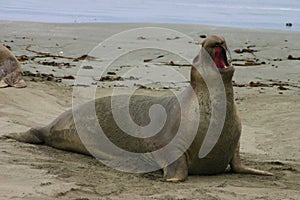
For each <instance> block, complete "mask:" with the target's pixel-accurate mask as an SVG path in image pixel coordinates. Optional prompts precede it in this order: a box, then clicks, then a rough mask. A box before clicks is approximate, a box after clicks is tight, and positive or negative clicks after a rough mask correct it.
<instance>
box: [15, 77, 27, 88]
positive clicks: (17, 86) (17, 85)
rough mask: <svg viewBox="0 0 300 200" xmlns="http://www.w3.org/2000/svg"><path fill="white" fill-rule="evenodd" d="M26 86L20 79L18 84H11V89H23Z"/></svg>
mask: <svg viewBox="0 0 300 200" xmlns="http://www.w3.org/2000/svg"><path fill="white" fill-rule="evenodd" d="M26 86H27V84H26V82H25V81H24V79H21V80H19V81H18V82H16V83H14V84H13V87H15V88H24V87H26Z"/></svg>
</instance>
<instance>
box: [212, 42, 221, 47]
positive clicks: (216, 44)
mask: <svg viewBox="0 0 300 200" xmlns="http://www.w3.org/2000/svg"><path fill="white" fill-rule="evenodd" d="M220 45H221V44H220V43H215V44H214V45H213V47H219V46H220Z"/></svg>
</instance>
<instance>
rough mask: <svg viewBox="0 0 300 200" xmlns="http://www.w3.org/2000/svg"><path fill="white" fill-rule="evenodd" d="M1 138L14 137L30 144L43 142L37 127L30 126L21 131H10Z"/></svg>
mask: <svg viewBox="0 0 300 200" xmlns="http://www.w3.org/2000/svg"><path fill="white" fill-rule="evenodd" d="M2 138H6V139H14V140H17V141H19V142H25V143H31V144H43V143H44V140H43V139H42V132H40V131H39V130H37V129H34V128H31V129H29V130H28V131H26V132H23V133H11V134H9V135H5V136H3V137H2Z"/></svg>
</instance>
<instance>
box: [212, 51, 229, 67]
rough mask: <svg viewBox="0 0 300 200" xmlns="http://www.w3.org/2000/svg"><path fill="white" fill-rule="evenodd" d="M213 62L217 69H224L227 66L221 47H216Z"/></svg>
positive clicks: (224, 53)
mask: <svg viewBox="0 0 300 200" xmlns="http://www.w3.org/2000/svg"><path fill="white" fill-rule="evenodd" d="M214 62H215V64H216V66H217V68H219V69H224V68H227V67H228V66H229V64H228V62H227V56H226V52H225V50H224V49H223V48H222V47H218V48H216V49H215V58H214Z"/></svg>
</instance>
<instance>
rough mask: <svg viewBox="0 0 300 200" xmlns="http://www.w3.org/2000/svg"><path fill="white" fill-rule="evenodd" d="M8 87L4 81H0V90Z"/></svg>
mask: <svg viewBox="0 0 300 200" xmlns="http://www.w3.org/2000/svg"><path fill="white" fill-rule="evenodd" d="M5 87H8V84H7V83H5V82H4V80H1V81H0V88H5Z"/></svg>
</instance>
